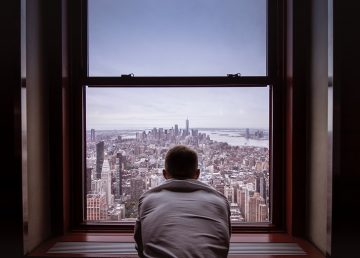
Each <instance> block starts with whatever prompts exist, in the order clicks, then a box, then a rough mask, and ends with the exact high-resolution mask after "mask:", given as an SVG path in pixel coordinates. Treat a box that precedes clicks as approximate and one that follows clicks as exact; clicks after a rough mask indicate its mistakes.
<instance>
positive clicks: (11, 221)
mask: <svg viewBox="0 0 360 258" xmlns="http://www.w3.org/2000/svg"><path fill="white" fill-rule="evenodd" d="M0 6H1V8H0V32H1V36H0V46H1V47H0V58H1V62H0V75H1V85H0V96H1V101H0V124H1V126H0V135H1V140H0V142H1V144H0V146H1V148H0V149H1V151H0V152H1V154H0V162H1V169H0V170H1V171H0V173H1V180H0V182H1V187H0V196H1V198H0V204H1V214H0V217H1V219H0V229H1V235H0V236H1V239H0V247H1V256H2V257H14V258H16V257H21V256H22V252H23V237H22V228H23V224H22V197H21V193H22V191H21V69H20V67H21V65H20V64H21V47H20V42H21V41H20V35H21V33H20V30H21V29H20V28H21V26H20V0H13V1H2V2H1V3H0Z"/></svg>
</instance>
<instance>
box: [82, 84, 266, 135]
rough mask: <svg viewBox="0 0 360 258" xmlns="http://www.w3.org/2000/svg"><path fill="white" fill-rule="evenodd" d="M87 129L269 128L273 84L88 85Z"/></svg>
mask: <svg viewBox="0 0 360 258" xmlns="http://www.w3.org/2000/svg"><path fill="white" fill-rule="evenodd" d="M86 115H87V116H86V129H87V130H90V129H92V128H93V129H96V130H125V129H146V128H149V129H150V128H153V127H159V128H171V127H173V126H174V125H175V124H178V126H179V128H186V119H187V118H188V119H189V120H190V128H237V129H241V128H254V129H264V130H268V129H269V87H232V88H231V87H208V88H203V87H186V88H184V87H182V88H180V87H172V88H155V87H151V88H130V87H128V88H94V87H87V90H86Z"/></svg>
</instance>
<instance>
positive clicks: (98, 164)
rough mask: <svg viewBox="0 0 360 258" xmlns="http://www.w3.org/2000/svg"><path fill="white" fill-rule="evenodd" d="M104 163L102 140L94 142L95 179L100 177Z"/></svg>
mask: <svg viewBox="0 0 360 258" xmlns="http://www.w3.org/2000/svg"><path fill="white" fill-rule="evenodd" d="M103 163H104V141H101V142H98V143H97V144H96V179H101V169H102V166H103Z"/></svg>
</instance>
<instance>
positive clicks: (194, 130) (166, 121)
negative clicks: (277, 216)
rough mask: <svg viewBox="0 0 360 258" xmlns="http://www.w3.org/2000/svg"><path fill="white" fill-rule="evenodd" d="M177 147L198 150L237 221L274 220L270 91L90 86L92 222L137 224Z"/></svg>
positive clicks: (203, 176)
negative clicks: (141, 204) (142, 203)
mask: <svg viewBox="0 0 360 258" xmlns="http://www.w3.org/2000/svg"><path fill="white" fill-rule="evenodd" d="M177 144H184V145H188V146H190V147H191V148H193V149H194V150H195V151H196V152H197V153H198V156H199V168H200V171H201V173H200V178H199V180H201V181H202V182H204V183H206V184H209V185H211V186H212V187H214V188H215V189H217V190H218V191H220V192H221V193H223V194H224V195H225V196H226V197H227V198H228V200H229V202H230V204H231V215H232V217H231V219H232V221H233V222H252V223H254V222H268V221H270V220H271V214H269V210H270V209H269V207H270V200H271V198H270V196H271V195H270V194H271V193H270V189H271V187H270V186H269V182H270V181H269V176H270V174H271V172H270V165H269V162H270V157H269V87H254V88H250V87H233V88H220V87H219V88H214V87H212V88H210V87H202V88H199V87H198V88H196V87H188V88H155V87H154V88H87V89H86V163H87V169H86V192H87V195H86V203H87V207H86V208H87V210H86V211H87V212H86V214H87V216H86V218H85V219H86V220H87V221H91V222H105V221H116V222H119V221H120V222H121V221H134V220H135V218H136V216H137V205H138V199H139V197H140V196H141V194H143V193H144V192H145V191H146V190H149V189H151V188H153V187H156V186H158V185H159V184H161V183H162V182H163V181H164V178H163V176H162V170H163V168H164V158H165V154H166V152H167V150H168V149H169V148H171V147H173V146H175V145H177Z"/></svg>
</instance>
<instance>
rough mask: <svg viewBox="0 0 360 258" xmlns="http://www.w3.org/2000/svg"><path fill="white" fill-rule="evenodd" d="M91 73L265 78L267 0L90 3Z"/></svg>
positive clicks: (110, 0)
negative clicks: (235, 74)
mask: <svg viewBox="0 0 360 258" xmlns="http://www.w3.org/2000/svg"><path fill="white" fill-rule="evenodd" d="M88 8H89V16H88V18H89V20H88V22H89V28H88V32H89V75H90V76H120V75H121V74H130V73H133V74H135V76H226V75H227V74H229V73H231V74H234V73H241V74H242V75H243V76H264V75H266V73H267V71H266V68H267V66H266V61H267V46H266V42H267V38H266V35H267V21H266V19H267V1H266V0H156V1H155V0H89V6H88Z"/></svg>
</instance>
